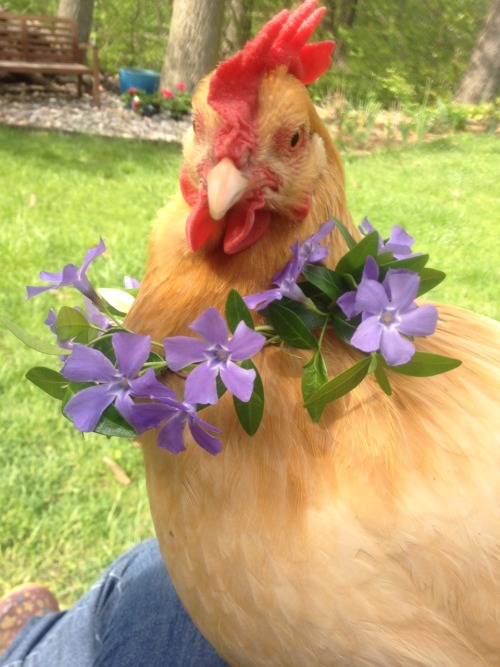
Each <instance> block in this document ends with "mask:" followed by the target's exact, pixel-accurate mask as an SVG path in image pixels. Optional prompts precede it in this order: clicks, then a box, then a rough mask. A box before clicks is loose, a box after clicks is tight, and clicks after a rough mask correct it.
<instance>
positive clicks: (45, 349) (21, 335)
mask: <svg viewBox="0 0 500 667" xmlns="http://www.w3.org/2000/svg"><path fill="white" fill-rule="evenodd" d="M0 322H2V324H4V325H5V326H6V327H7V329H8V330H9V331H10V332H11V333H13V334H14V336H15V337H16V338H18V339H19V340H20V341H21V342H22V343H24V344H25V345H27V346H28V347H31V348H32V349H33V350H36V351H37V352H42V354H54V355H57V356H58V357H59V356H61V355H65V354H69V353H70V352H69V350H63V349H61V348H60V347H58V346H57V345H53V344H51V343H46V342H45V341H43V340H42V339H41V338H38V337H37V336H33V335H32V334H29V333H28V332H27V331H24V330H23V329H21V327H18V326H17V324H14V322H12V321H11V320H9V318H8V317H5V315H1V314H0Z"/></svg>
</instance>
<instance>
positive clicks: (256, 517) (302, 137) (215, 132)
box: [127, 0, 500, 667]
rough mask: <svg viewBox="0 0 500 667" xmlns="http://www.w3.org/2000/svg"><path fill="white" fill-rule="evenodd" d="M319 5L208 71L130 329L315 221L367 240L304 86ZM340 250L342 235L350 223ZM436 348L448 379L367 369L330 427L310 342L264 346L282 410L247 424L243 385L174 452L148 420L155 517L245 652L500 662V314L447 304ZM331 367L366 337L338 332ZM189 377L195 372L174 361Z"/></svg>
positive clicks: (383, 666)
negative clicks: (240, 405)
mask: <svg viewBox="0 0 500 667" xmlns="http://www.w3.org/2000/svg"><path fill="white" fill-rule="evenodd" d="M322 13H323V10H322V9H321V8H317V7H316V0H306V2H304V3H303V4H302V5H301V6H300V7H299V8H298V9H297V10H295V11H294V12H291V13H289V12H288V11H286V10H285V11H284V12H282V13H281V14H279V15H278V16H277V17H276V18H275V19H274V20H273V21H271V22H270V23H269V24H268V25H267V26H265V27H264V28H263V30H262V31H261V33H259V35H258V36H257V37H256V38H255V39H254V40H252V41H251V42H249V43H248V44H247V45H246V46H245V48H244V49H243V50H242V51H241V52H240V53H238V54H236V56H233V58H231V59H229V60H228V61H226V62H224V63H222V64H221V65H219V67H218V68H217V69H216V70H215V71H214V72H213V73H212V74H211V75H210V76H208V77H207V78H206V79H205V80H203V81H202V82H201V83H200V85H199V86H198V88H197V90H196V93H195V96H194V99H193V108H194V130H193V132H192V133H191V134H190V136H189V137H188V138H187V140H186V143H185V147H184V164H183V167H182V172H181V178H180V185H181V193H180V194H179V195H177V196H175V197H174V198H173V199H172V201H171V202H170V203H169V204H168V205H167V206H166V208H164V209H163V210H162V211H161V212H160V213H159V216H158V219H157V220H156V223H155V226H154V230H153V233H152V236H151V240H150V247H149V258H148V263H147V269H146V274H145V277H144V280H143V282H142V285H141V289H140V292H139V295H138V298H137V300H136V302H135V304H134V307H133V308H132V310H131V312H130V313H129V316H128V319H127V326H128V327H130V328H131V329H132V330H134V331H137V332H139V333H147V334H150V335H151V336H152V338H153V339H154V340H159V341H161V340H163V338H164V337H166V336H171V335H174V334H175V335H177V334H188V333H189V332H188V329H187V327H188V325H189V324H190V323H191V322H193V320H194V319H195V318H196V317H197V316H199V315H200V313H201V312H202V311H204V310H205V309H206V307H207V306H208V305H211V306H214V307H215V308H217V309H218V310H219V311H221V312H223V309H224V304H225V300H226V297H227V294H228V291H229V290H230V289H231V288H235V289H237V290H238V291H239V292H240V293H241V294H242V295H246V294H252V293H255V292H258V291H262V290H264V289H267V288H268V287H269V279H270V276H272V275H273V274H274V273H275V272H276V271H277V270H279V269H280V268H281V267H282V266H283V265H284V264H285V262H286V261H287V260H288V259H289V252H290V251H289V248H290V246H291V244H292V243H293V242H294V241H296V239H297V238H300V239H304V238H306V237H307V236H309V235H310V234H312V233H314V232H316V231H317V230H318V228H319V226H320V225H321V223H323V222H324V221H325V220H326V219H327V218H328V217H329V216H331V215H333V216H335V217H336V218H338V219H339V220H341V221H342V222H343V223H344V225H346V227H347V228H348V229H349V230H350V232H351V234H353V235H354V236H357V231H356V229H355V228H354V225H353V223H352V220H351V218H350V215H349V212H348V210H347V206H346V201H345V194H344V177H343V171H342V167H341V164H340V160H339V156H338V154H337V152H336V151H335V148H334V146H333V144H332V142H331V140H330V137H329V135H328V132H327V131H326V129H325V127H324V126H323V125H322V123H321V121H320V119H319V117H318V115H317V113H316V111H315V108H314V106H313V104H312V103H311V101H310V99H309V97H308V93H307V90H306V88H305V86H304V83H308V82H310V81H312V80H314V79H315V78H316V77H317V76H319V75H320V74H321V73H322V72H323V71H324V70H325V69H326V67H328V65H329V62H330V53H331V51H332V48H333V45H332V44H331V43H329V42H320V43H317V44H311V45H305V43H306V42H307V40H308V39H309V37H310V35H311V33H312V31H313V30H314V27H315V26H316V24H317V23H318V22H319V20H320V18H321V16H322ZM329 251H330V255H329V259H328V260H327V263H328V264H329V265H330V266H332V267H333V266H335V264H336V263H337V261H338V259H339V258H340V256H341V255H343V254H344V253H345V252H346V247H345V244H344V242H343V240H342V239H341V237H340V235H338V232H337V231H336V232H335V233H334V234H333V235H332V238H331V241H330V242H329ZM439 314H440V321H439V325H438V330H437V332H436V334H435V335H433V336H432V337H430V338H428V339H424V340H422V341H421V342H420V343H419V348H420V349H421V350H425V351H430V352H435V353H438V354H444V355H448V356H453V357H457V358H460V359H461V360H462V361H463V364H462V366H461V367H460V368H458V369H456V370H454V371H453V372H450V373H445V374H443V375H438V376H435V377H432V378H425V379H419V378H407V377H405V376H399V375H396V374H393V375H392V376H391V383H392V386H393V389H394V393H393V396H392V397H388V396H386V395H385V394H384V393H383V392H382V391H381V390H380V388H379V387H378V385H377V384H376V382H375V381H373V380H372V379H371V376H370V377H368V378H367V379H365V381H364V382H363V383H361V384H360V385H358V387H356V389H355V390H353V391H352V392H350V393H349V394H348V395H346V396H345V397H343V398H341V399H339V400H337V401H335V402H334V403H332V404H330V405H329V406H327V408H326V409H325V411H324V414H323V417H322V419H321V420H320V422H319V423H318V424H315V423H313V422H312V421H311V419H310V418H309V416H308V414H307V412H306V411H305V410H304V408H303V399H302V395H301V389H300V376H301V372H302V367H303V365H304V363H305V362H306V361H307V359H308V355H307V353H301V352H296V351H295V350H294V354H286V353H284V352H283V351H282V350H280V349H277V348H276V347H273V346H266V348H264V349H263V351H262V352H260V353H259V355H258V356H257V358H256V364H257V366H258V368H259V370H260V373H261V376H262V379H263V382H264V386H265V388H266V406H265V414H264V418H263V421H262V424H261V427H260V429H259V430H258V431H257V433H256V434H255V435H254V436H252V437H250V436H248V435H247V434H246V433H245V432H244V431H243V429H242V428H241V426H240V425H239V423H238V420H237V418H236V416H235V415H234V411H233V410H232V407H231V405H230V400H231V399H230V397H229V398H228V396H227V394H226V395H225V396H223V397H222V399H221V400H220V401H219V403H218V404H217V405H215V406H211V407H209V408H207V409H205V410H204V411H203V413H202V415H203V417H204V418H206V419H207V421H209V422H210V423H211V424H214V425H215V426H217V427H219V428H220V429H221V431H222V434H223V441H224V448H223V452H222V453H221V454H219V455H218V456H211V455H210V454H208V453H207V452H206V451H204V450H203V449H201V448H200V447H198V446H197V445H196V444H195V443H194V442H193V441H192V440H191V439H190V436H189V435H188V434H187V433H186V451H185V452H182V453H181V454H179V455H178V456H173V455H172V454H171V453H169V452H166V451H165V450H162V449H160V448H159V447H158V446H157V443H156V438H157V432H156V431H154V430H152V431H149V432H147V433H146V434H144V435H143V436H141V438H140V441H141V444H142V448H143V452H144V461H145V469H146V479H147V487H148V493H149V498H150V504H151V511H152V516H153V520H154V525H155V530H156V533H157V537H158V540H159V544H160V548H161V552H162V556H163V559H164V561H165V564H166V566H167V569H168V571H169V574H170V577H171V579H172V581H173V583H174V585H175V588H176V590H177V592H178V594H179V596H180V598H181V600H182V602H183V604H184V605H185V607H186V609H187V611H188V612H189V614H190V615H191V617H192V618H193V620H194V622H195V623H196V625H197V626H198V627H199V629H200V630H201V632H202V633H203V634H204V635H205V636H206V637H207V639H208V640H209V641H210V642H211V643H212V644H213V646H214V647H215V648H216V650H217V651H218V652H219V654H220V655H221V656H222V657H223V658H224V659H225V660H226V661H227V662H228V663H229V664H230V665H233V666H234V667H236V666H252V667H254V666H261V665H262V666H263V665H265V666H271V665H272V666H282V667H295V666H300V667H311V666H313V665H322V666H334V665H335V666H342V667H347V666H349V667H354V666H356V667H357V666H363V667H367V666H378V667H396V666H398V667H403V666H404V667H411V666H415V667H416V666H417V665H418V666H419V667H422V666H427V667H437V666H439V667H470V666H472V665H474V666H475V667H480V666H483V667H486V666H488V667H493V666H495V665H500V520H499V519H500V512H499V510H500V443H499V441H498V433H499V428H498V417H497V414H498V408H497V396H498V387H499V384H500V383H499V380H500V369H499V364H498V359H497V358H496V357H497V356H498V355H497V353H498V341H499V325H498V324H497V323H495V322H493V321H490V320H488V319H487V318H484V317H481V316H478V315H474V314H472V313H470V312H467V311H464V310H461V309H459V308H454V307H446V306H442V307H439ZM323 352H324V356H325V359H326V363H327V366H328V368H329V369H330V373H338V372H339V371H341V370H342V369H344V368H347V367H349V366H350V365H352V363H353V362H354V361H356V360H358V359H360V358H361V356H362V355H361V353H359V352H357V351H356V350H354V349H353V348H352V347H349V346H347V345H345V344H343V343H341V342H340V341H339V340H338V338H336V336H335V335H334V333H333V332H328V335H327V336H325V340H324V343H323ZM165 382H166V383H167V384H168V386H170V387H172V388H174V389H178V390H179V391H180V392H182V385H183V380H182V378H179V377H177V376H176V375H174V374H173V373H171V374H167V376H166V378H165Z"/></svg>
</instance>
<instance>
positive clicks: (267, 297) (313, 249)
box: [243, 220, 334, 310]
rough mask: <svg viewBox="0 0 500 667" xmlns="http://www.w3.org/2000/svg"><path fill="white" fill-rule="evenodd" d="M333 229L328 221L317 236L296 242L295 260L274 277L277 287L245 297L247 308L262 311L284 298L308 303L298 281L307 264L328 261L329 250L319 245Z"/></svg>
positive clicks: (294, 247)
mask: <svg viewBox="0 0 500 667" xmlns="http://www.w3.org/2000/svg"><path fill="white" fill-rule="evenodd" d="M333 227H334V224H333V222H332V221H331V220H328V221H327V222H324V223H323V224H322V225H321V227H320V228H319V231H317V232H316V234H312V235H311V236H308V237H307V238H306V240H305V241H303V242H302V243H301V244H300V245H299V242H298V241H296V242H295V243H294V244H293V246H291V248H290V250H291V251H292V253H293V258H292V259H291V260H290V261H289V262H288V263H287V264H285V266H284V267H283V268H282V269H281V271H279V272H278V273H277V274H276V275H274V276H273V277H272V284H273V285H276V287H275V288H274V289H269V290H265V291H264V292H258V293H257V294H250V295H249V296H245V297H243V301H244V302H245V304H246V306H247V307H248V308H250V309H251V310H262V309H263V308H266V307H267V306H268V305H269V304H270V303H272V302H273V301H279V300H280V299H282V298H283V297H284V296H285V297H287V298H289V299H292V301H300V302H302V303H308V302H309V299H308V298H307V297H306V295H305V294H304V292H303V291H302V290H301V289H300V287H299V286H298V285H297V280H298V279H299V277H300V275H301V273H302V271H303V269H304V266H305V265H306V264H315V263H317V262H322V261H323V260H324V259H326V257H327V256H328V248H327V247H326V246H321V245H319V244H320V243H321V241H323V239H324V238H326V236H328V234H330V232H331V231H332V229H333Z"/></svg>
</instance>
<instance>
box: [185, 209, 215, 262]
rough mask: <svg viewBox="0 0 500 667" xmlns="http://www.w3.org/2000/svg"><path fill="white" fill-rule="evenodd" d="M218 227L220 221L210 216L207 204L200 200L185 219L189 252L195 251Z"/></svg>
mask: <svg viewBox="0 0 500 667" xmlns="http://www.w3.org/2000/svg"><path fill="white" fill-rule="evenodd" d="M219 229H220V221H216V220H214V219H213V218H212V216H211V215H210V213H209V211H208V205H207V204H206V203H205V202H203V201H202V197H201V196H200V201H199V202H198V205H197V206H196V208H194V209H193V210H192V211H191V213H190V214H189V215H188V218H187V220H186V240H187V244H188V246H189V249H190V250H191V252H197V251H198V250H199V249H200V248H201V246H202V245H203V244H204V243H206V242H207V241H208V240H209V239H210V238H211V237H212V236H214V235H215V234H217V232H218V231H219Z"/></svg>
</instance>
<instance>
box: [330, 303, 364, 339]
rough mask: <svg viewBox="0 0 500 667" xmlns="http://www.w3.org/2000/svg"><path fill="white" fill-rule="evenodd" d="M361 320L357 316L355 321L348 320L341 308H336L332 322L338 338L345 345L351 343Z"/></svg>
mask: <svg viewBox="0 0 500 667" xmlns="http://www.w3.org/2000/svg"><path fill="white" fill-rule="evenodd" d="M360 321H361V318H360V317H359V316H357V317H356V318H354V319H353V320H348V319H347V318H346V316H345V315H344V313H343V312H342V311H341V310H340V308H335V310H334V311H333V313H332V317H331V322H332V326H333V329H334V331H335V333H336V334H337V336H339V338H340V339H341V340H343V341H344V342H345V343H350V342H351V338H352V337H353V335H354V332H355V331H356V329H357V328H358V326H359V323H360Z"/></svg>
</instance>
